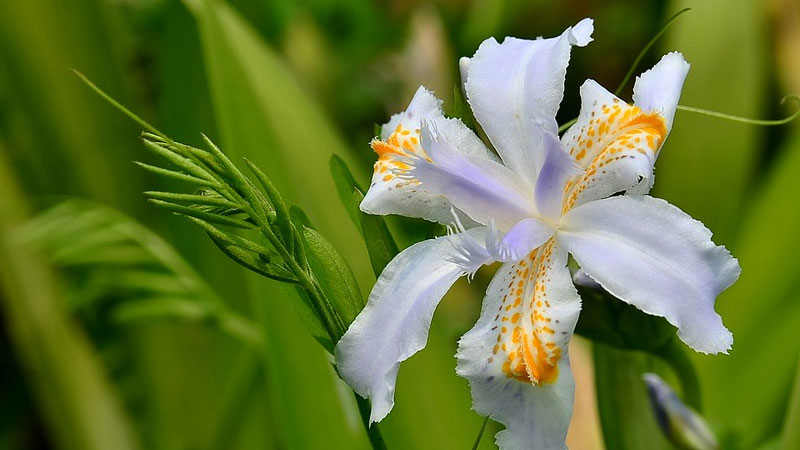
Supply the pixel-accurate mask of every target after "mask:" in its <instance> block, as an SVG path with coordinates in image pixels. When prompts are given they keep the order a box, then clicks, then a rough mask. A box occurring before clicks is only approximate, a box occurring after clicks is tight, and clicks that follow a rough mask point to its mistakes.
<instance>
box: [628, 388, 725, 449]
mask: <svg viewBox="0 0 800 450" xmlns="http://www.w3.org/2000/svg"><path fill="white" fill-rule="evenodd" d="M642 378H643V379H644V382H645V384H647V393H648V394H649V396H650V403H651V405H652V406H653V410H654V411H655V414H656V418H657V421H658V425H659V426H660V427H661V430H662V431H663V432H664V435H666V437H667V438H668V439H669V440H670V441H671V442H672V443H673V444H675V445H677V446H678V447H679V448H684V449H689V450H718V449H719V444H718V443H717V439H716V438H715V437H714V433H712V432H711V428H709V426H708V424H707V423H706V421H705V420H704V419H703V418H702V417H701V416H700V415H699V414H698V413H696V412H695V411H694V410H693V409H691V408H690V407H688V406H686V405H685V404H684V403H683V402H682V401H681V399H680V398H678V396H677V395H676V394H675V391H673V390H672V388H671V387H670V386H669V385H668V384H667V383H666V382H665V381H664V380H663V379H661V377H659V376H658V375H656V374H654V373H646V374H644V375H643V376H642Z"/></svg>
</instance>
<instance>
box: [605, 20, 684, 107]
mask: <svg viewBox="0 0 800 450" xmlns="http://www.w3.org/2000/svg"><path fill="white" fill-rule="evenodd" d="M691 9H692V8H684V9H682V10H680V11H678V12H676V13H675V14H674V15H673V16H672V17H670V18H669V20H667V22H666V23H665V24H664V26H662V27H661V29H660V30H658V33H656V35H655V36H653V38H652V39H650V42H648V43H647V45H645V46H644V48H643V49H642V51H640V52H639V55H638V56H636V59H634V60H633V64H631V68H630V69H628V73H626V74H625V77H624V78H623V79H622V82H621V83H620V84H619V86H618V87H617V90H615V91H614V95H616V96H617V97H619V94H620V92H622V90H623V89H624V88H625V85H626V84H628V80H630V79H631V76H633V71H634V70H636V68H637V67H638V66H639V63H640V62H642V58H644V55H645V54H646V53H647V51H648V50H650V47H652V46H653V45H654V44H655V43H656V41H657V40H658V38H660V37H661V36H662V35H663V34H664V33H665V32H666V31H667V29H668V28H669V27H670V25H672V23H673V22H675V19H677V18H678V17H680V16H681V15H682V14H683V13H685V12H688V11H691Z"/></svg>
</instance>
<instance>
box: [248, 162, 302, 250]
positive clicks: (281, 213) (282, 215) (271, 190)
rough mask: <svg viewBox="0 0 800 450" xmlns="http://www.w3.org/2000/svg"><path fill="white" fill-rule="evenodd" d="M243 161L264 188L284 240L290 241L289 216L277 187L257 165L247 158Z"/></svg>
mask: <svg viewBox="0 0 800 450" xmlns="http://www.w3.org/2000/svg"><path fill="white" fill-rule="evenodd" d="M244 162H245V164H247V167H249V168H250V170H251V171H252V172H253V174H255V176H256V179H258V182H259V183H260V184H261V187H263V188H264V192H265V193H266V194H267V198H268V199H269V202H270V203H271V204H272V207H273V208H274V209H275V224H276V225H277V226H278V230H279V231H280V233H281V236H282V237H283V240H284V242H287V243H292V242H293V236H292V228H291V227H292V225H291V217H290V215H289V210H288V209H287V208H286V203H284V201H283V198H282V197H281V194H280V192H278V189H276V188H275V185H273V184H272V181H271V180H270V179H269V177H268V176H267V175H266V174H265V173H264V172H263V171H262V170H261V169H260V168H259V167H258V166H256V165H255V164H253V163H252V162H251V161H250V160H249V159H247V158H245V159H244Z"/></svg>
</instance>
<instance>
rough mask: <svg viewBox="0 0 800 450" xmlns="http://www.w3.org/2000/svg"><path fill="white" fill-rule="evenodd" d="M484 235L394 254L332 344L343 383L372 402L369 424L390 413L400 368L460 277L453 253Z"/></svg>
mask: <svg viewBox="0 0 800 450" xmlns="http://www.w3.org/2000/svg"><path fill="white" fill-rule="evenodd" d="M483 233H484V229H483V228H478V229H475V228H473V229H471V230H468V231H467V232H464V233H459V234H453V235H449V236H445V237H441V238H436V239H430V240H427V241H423V242H419V243H417V244H414V245H412V246H411V247H409V248H407V249H406V250H404V251H403V252H401V253H400V254H398V255H397V256H396V257H395V258H394V259H393V260H392V261H391V262H390V263H389V264H388V265H387V266H386V268H385V269H384V270H383V273H381V275H380V277H379V278H378V281H377V282H376V283H375V287H374V288H373V289H372V292H371V293H370V296H369V301H368V302H367V306H366V307H365V308H364V310H363V311H362V312H361V313H360V314H359V315H358V317H356V320H355V321H354V322H353V323H352V324H351V325H350V328H349V329H348V330H347V332H346V333H345V335H344V336H343V337H342V339H341V340H340V341H339V343H338V344H337V345H336V351H335V355H336V366H337V368H338V370H339V374H340V375H341V376H342V379H344V380H345V381H346V382H347V384H349V385H350V386H351V387H352V388H353V390H355V391H356V392H357V393H358V394H359V395H361V396H362V397H365V398H369V399H370V400H372V413H371V415H370V422H377V421H380V420H381V419H383V418H384V417H385V416H386V415H387V414H388V413H389V411H391V409H392V407H393V406H394V387H395V382H396V381H397V371H398V369H399V367H400V363H401V362H402V361H404V360H406V359H408V358H409V357H410V356H411V355H413V354H414V353H416V352H418V351H419V350H421V349H422V348H423V347H425V343H426V342H427V340H428V330H429V328H430V325H431V319H432V318H433V312H434V310H435V309H436V306H437V305H438V304H439V301H440V300H441V299H442V296H444V294H445V293H446V292H447V290H448V289H450V286H452V285H453V283H454V282H455V281H456V280H457V279H458V278H459V277H461V276H462V275H463V274H464V268H463V266H462V265H461V264H459V263H458V262H455V261H454V260H455V259H456V258H457V257H458V256H461V255H459V253H458V250H459V249H460V248H461V247H462V246H463V245H464V242H468V243H470V242H475V241H482V240H483V239H484V237H483ZM484 255H485V253H484ZM479 256H480V255H479ZM486 256H488V255H486ZM473 262H474V261H473ZM486 262H489V261H485V262H484V263H486Z"/></svg>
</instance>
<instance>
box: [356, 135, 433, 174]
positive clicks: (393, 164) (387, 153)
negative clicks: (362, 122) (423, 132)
mask: <svg viewBox="0 0 800 450" xmlns="http://www.w3.org/2000/svg"><path fill="white" fill-rule="evenodd" d="M370 146H372V149H373V150H374V151H375V153H377V154H378V160H377V161H375V166H374V171H375V172H374V173H375V174H383V176H382V177H381V180H383V181H387V182H388V181H392V180H393V179H394V178H396V176H397V174H398V173H405V172H407V171H408V170H409V169H410V168H411V167H410V166H409V165H408V164H406V163H404V162H402V161H401V158H402V157H404V156H412V155H416V156H420V157H422V158H425V159H429V158H428V155H427V154H426V153H425V150H423V149H422V146H421V145H420V130H419V128H417V129H414V130H411V129H407V128H404V127H403V124H399V125H397V128H395V130H394V132H393V133H392V134H391V136H389V138H388V139H386V141H381V140H378V139H373V140H372V142H370ZM409 182H412V181H409V180H403V181H402V182H401V183H409Z"/></svg>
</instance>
